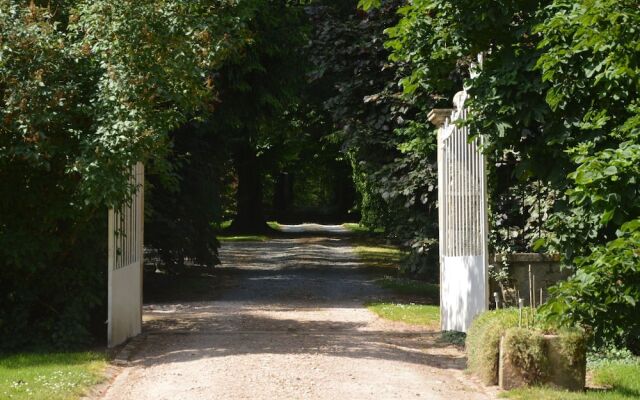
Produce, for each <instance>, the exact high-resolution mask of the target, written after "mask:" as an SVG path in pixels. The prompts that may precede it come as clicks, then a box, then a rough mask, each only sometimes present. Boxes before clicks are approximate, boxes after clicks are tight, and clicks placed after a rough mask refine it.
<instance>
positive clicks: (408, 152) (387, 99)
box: [310, 1, 437, 279]
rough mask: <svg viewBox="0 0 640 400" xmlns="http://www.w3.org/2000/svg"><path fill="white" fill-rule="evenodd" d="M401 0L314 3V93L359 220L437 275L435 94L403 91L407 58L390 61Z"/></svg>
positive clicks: (416, 268)
mask: <svg viewBox="0 0 640 400" xmlns="http://www.w3.org/2000/svg"><path fill="white" fill-rule="evenodd" d="M400 5H401V2H400V1H391V2H387V3H385V5H384V6H383V7H381V8H379V9H375V10H370V11H368V12H364V11H361V10H360V11H359V10H357V8H356V4H355V2H354V3H348V2H347V3H344V2H340V3H336V4H333V3H331V2H321V3H320V4H319V5H317V6H315V7H312V8H311V9H310V15H311V18H312V22H313V25H314V34H313V41H312V43H311V48H310V52H311V60H312V62H313V67H314V69H313V71H312V73H311V75H310V78H311V80H312V84H314V85H317V86H319V87H322V88H324V91H322V92H318V93H317V96H320V97H321V98H323V99H324V100H323V109H324V110H325V111H326V112H327V113H328V114H329V118H330V121H331V126H332V127H333V133H332V134H331V136H330V140H332V141H334V142H337V143H340V144H341V146H342V151H343V152H344V154H345V156H346V158H347V159H348V160H349V161H350V162H351V166H352V168H353V180H354V182H355V185H356V188H357V190H358V192H359V196H360V200H359V211H360V213H361V216H362V220H361V222H362V223H363V224H365V225H367V226H370V227H376V228H384V230H385V231H386V233H387V234H388V235H389V237H390V238H392V239H394V240H397V241H399V242H401V243H404V244H405V245H406V246H407V247H409V248H411V249H413V251H412V253H411V259H410V260H408V262H407V264H406V265H407V267H408V270H411V271H413V272H419V273H423V274H427V276H429V277H430V278H431V279H436V276H435V275H434V273H433V269H434V267H435V265H436V264H435V255H436V254H435V249H436V247H435V246H434V244H435V236H436V232H437V227H436V223H437V218H436V215H437V214H436V210H435V199H436V197H437V196H436V186H435V179H436V172H435V159H434V155H435V138H434V137H433V136H430V135H428V134H427V133H428V132H429V130H430V127H429V126H428V122H427V119H426V114H427V113H428V111H429V110H430V108H431V106H432V105H433V104H434V100H433V99H432V98H431V97H429V96H425V97H424V98H422V97H415V98H413V99H406V98H403V97H402V96H401V88H400V87H399V85H398V77H399V76H400V74H401V71H403V69H404V65H402V64H401V63H396V62H393V61H390V60H389V59H388V57H389V51H388V50H387V49H385V47H384V42H385V40H386V35H385V34H384V30H385V29H387V28H389V27H390V26H393V24H395V23H396V22H397V20H398V16H397V15H396V11H397V9H398V7H399V6H400Z"/></svg>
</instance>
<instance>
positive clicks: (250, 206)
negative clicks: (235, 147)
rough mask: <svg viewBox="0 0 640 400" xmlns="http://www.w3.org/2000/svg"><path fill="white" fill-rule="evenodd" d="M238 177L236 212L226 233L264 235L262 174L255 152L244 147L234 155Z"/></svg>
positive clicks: (265, 223)
mask: <svg viewBox="0 0 640 400" xmlns="http://www.w3.org/2000/svg"><path fill="white" fill-rule="evenodd" d="M234 158H235V159H234V165H235V168H236V173H237V175H238V191H237V193H236V202H237V207H238V212H237V214H236V217H235V218H234V220H233V222H232V223H231V226H230V227H229V229H228V231H230V232H233V233H265V232H269V231H270V230H271V228H269V226H268V225H267V222H266V218H265V216H264V210H263V205H262V174H261V170H260V163H259V160H258V157H257V156H256V154H255V152H254V151H253V150H252V149H251V148H249V147H245V148H243V149H241V150H240V151H237V152H236V153H235V157H234Z"/></svg>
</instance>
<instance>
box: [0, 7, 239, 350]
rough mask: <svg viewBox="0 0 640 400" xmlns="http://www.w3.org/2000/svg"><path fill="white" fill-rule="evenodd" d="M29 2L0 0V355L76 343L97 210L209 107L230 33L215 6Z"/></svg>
mask: <svg viewBox="0 0 640 400" xmlns="http://www.w3.org/2000/svg"><path fill="white" fill-rule="evenodd" d="M42 3H44V5H42V4H40V2H30V3H29V2H23V1H13V0H2V1H0V43H2V48H1V50H0V96H2V105H3V106H2V109H0V113H1V119H2V126H1V127H0V129H1V134H0V185H1V186H0V191H1V192H2V193H3V196H2V200H0V260H1V261H0V263H1V264H0V265H1V271H2V272H1V273H2V275H1V278H2V279H0V338H1V340H0V343H1V345H2V346H3V347H5V346H7V347H11V346H13V345H17V344H20V343H24V342H25V341H31V342H34V341H44V342H51V341H53V342H57V343H61V344H69V343H74V344H78V343H81V342H83V341H84V340H87V338H88V330H87V329H88V327H89V320H90V316H91V315H95V316H96V318H95V319H96V320H97V321H99V322H103V321H104V313H102V312H99V310H96V312H95V313H93V314H92V313H91V310H94V309H95V308H96V307H99V306H100V305H102V304H104V298H105V291H106V283H105V279H104V278H105V273H106V268H105V266H106V249H105V245H104V242H105V240H104V238H105V233H104V232H105V230H104V229H106V227H105V226H104V225H105V223H104V220H106V217H105V216H106V209H107V206H112V205H117V204H119V203H121V202H122V201H124V199H125V198H126V195H127V193H129V191H130V190H132V189H133V188H131V187H128V186H129V185H128V180H127V171H128V167H129V166H131V165H132V164H133V163H135V162H136V161H139V160H142V161H144V160H147V159H149V158H152V157H154V158H156V159H157V160H161V159H162V155H163V154H165V153H166V149H167V143H168V136H167V135H168V133H169V132H170V131H171V130H173V129H174V128H176V127H177V126H179V124H180V123H181V122H183V121H185V120H186V116H187V115H195V114H196V113H197V112H198V110H200V109H201V108H202V107H204V106H205V105H206V104H207V103H208V102H209V98H210V97H211V91H210V90H209V89H208V88H207V85H205V84H204V82H205V79H206V74H207V71H208V70H210V69H211V68H212V67H214V66H215V65H217V64H218V63H219V62H220V61H221V60H222V59H223V58H224V57H225V54H226V53H227V49H228V48H230V47H232V44H233V43H232V42H233V39H234V36H233V35H229V34H228V33H227V32H226V31H227V30H228V29H227V28H229V26H232V23H233V21H234V18H233V16H232V13H231V11H232V10H233V6H232V5H230V4H229V3H226V2H219V3H218V2H211V1H204V0H203V1H193V2H182V1H178V0H176V1H171V0H167V1H163V2H156V1H141V2H129V1H118V2H113V1H87V2H85V1H60V2H42ZM229 32H233V30H229ZM27 333H28V334H27Z"/></svg>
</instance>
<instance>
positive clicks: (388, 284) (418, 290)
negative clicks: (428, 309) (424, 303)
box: [378, 276, 440, 300]
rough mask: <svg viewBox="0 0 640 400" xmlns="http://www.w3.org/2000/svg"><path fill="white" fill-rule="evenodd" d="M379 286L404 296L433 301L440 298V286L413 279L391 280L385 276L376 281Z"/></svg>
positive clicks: (391, 278)
mask: <svg viewBox="0 0 640 400" xmlns="http://www.w3.org/2000/svg"><path fill="white" fill-rule="evenodd" d="M378 283H379V284H380V286H382V287H383V288H385V289H391V290H393V291H394V292H396V293H398V294H401V295H406V296H420V297H426V298H429V299H433V300H438V299H439V298H440V286H439V285H436V284H435V283H429V282H424V281H419V280H415V279H405V278H393V277H390V276H385V277H384V278H382V279H380V280H379V281H378Z"/></svg>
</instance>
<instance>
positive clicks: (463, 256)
mask: <svg viewBox="0 0 640 400" xmlns="http://www.w3.org/2000/svg"><path fill="white" fill-rule="evenodd" d="M465 98H466V93H465V92H459V93H458V94H456V96H455V99H454V103H455V106H456V109H454V110H450V109H436V110H432V111H431V113H430V114H429V121H430V122H432V123H433V124H434V125H436V126H437V127H438V219H439V247H440V324H441V329H442V330H443V331H449V330H451V331H460V332H466V331H467V329H468V328H469V326H470V325H471V322H472V321H473V319H474V318H475V317H476V316H477V315H478V314H479V313H481V312H482V311H484V310H486V309H488V306H489V275H488V229H487V226H488V222H487V221H488V218H487V195H486V186H487V184H486V182H487V180H486V162H485V157H484V155H483V154H482V152H481V150H480V146H481V143H482V142H481V141H482V138H481V137H480V138H476V139H474V140H473V141H471V142H470V141H469V136H470V135H469V129H468V128H467V127H459V126H458V125H457V124H456V123H455V122H456V121H460V120H465V119H466V118H467V110H466V109H465V108H464V100H465Z"/></svg>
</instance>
